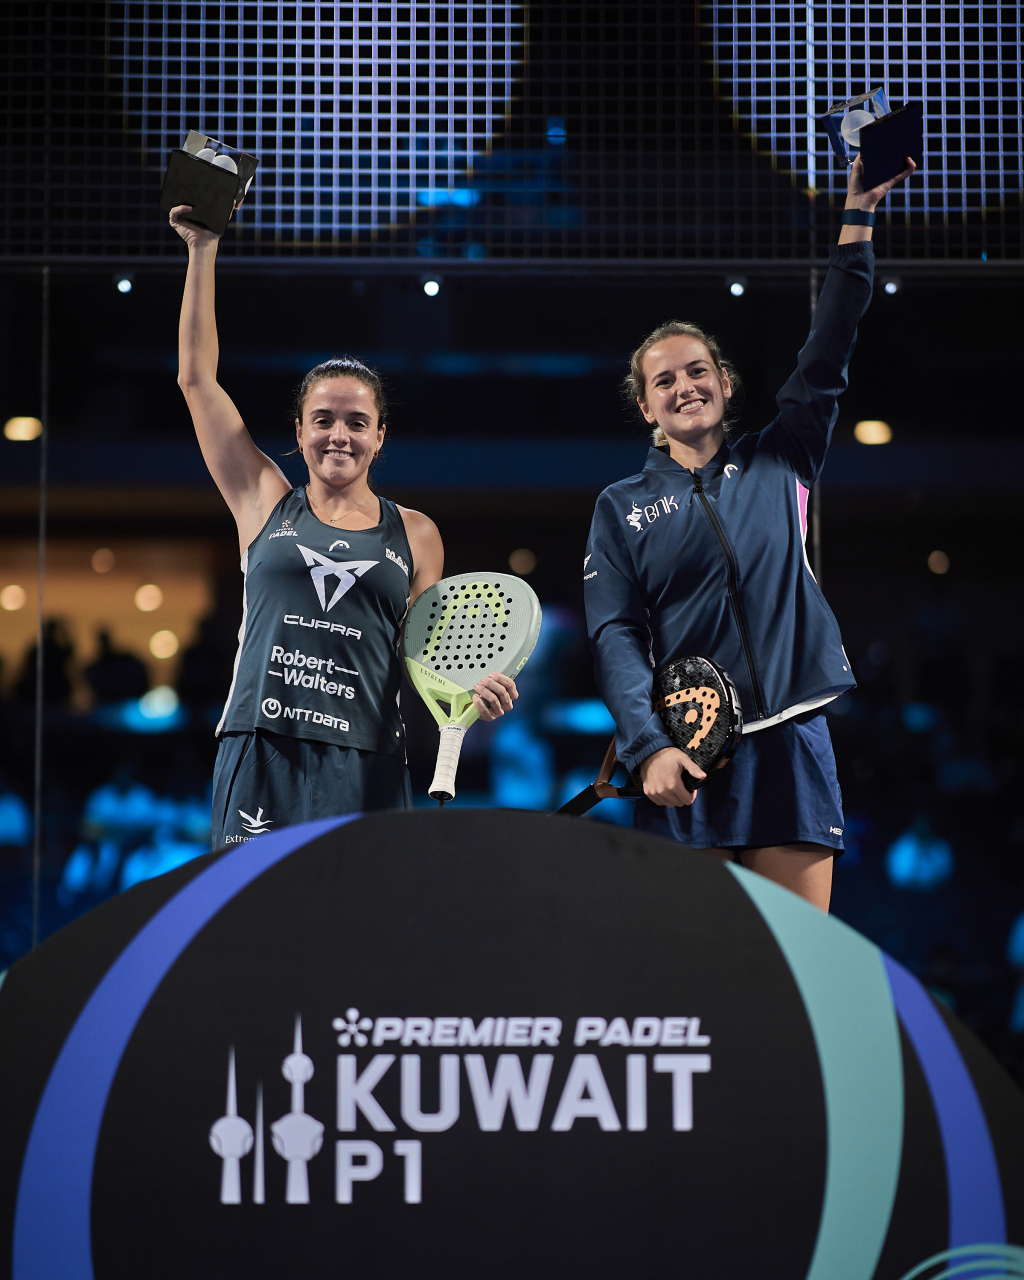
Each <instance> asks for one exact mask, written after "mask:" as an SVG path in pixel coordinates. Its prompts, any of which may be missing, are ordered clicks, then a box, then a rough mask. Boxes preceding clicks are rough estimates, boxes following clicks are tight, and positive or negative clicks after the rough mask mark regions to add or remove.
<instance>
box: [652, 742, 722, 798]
mask: <svg viewBox="0 0 1024 1280" xmlns="http://www.w3.org/2000/svg"><path fill="white" fill-rule="evenodd" d="M637 772H638V773H639V774H640V781H641V782H642V783H643V784H644V795H645V796H646V797H647V799H648V800H653V801H654V803H655V804H658V805H661V806H662V808H668V809H679V808H682V807H683V806H685V805H690V804H693V801H694V797H695V796H696V794H697V792H696V790H693V791H691V790H690V788H689V787H687V786H685V785H684V783H683V774H684V773H687V774H689V775H690V777H691V778H706V777H707V774H706V773H705V772H704V770H703V769H701V767H700V766H699V765H696V764H694V762H693V761H692V760H691V759H690V757H689V756H688V755H687V754H686V752H685V751H680V750H679V748H678V747H662V749H661V750H660V751H655V752H654V754H653V755H650V756H648V757H647V759H646V760H644V761H642V762H641V764H640V767H639V769H638V770H637Z"/></svg>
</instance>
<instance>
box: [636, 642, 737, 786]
mask: <svg viewBox="0 0 1024 1280" xmlns="http://www.w3.org/2000/svg"><path fill="white" fill-rule="evenodd" d="M655 687H656V690H657V696H658V697H659V698H664V699H666V700H667V705H664V706H659V708H658V712H659V714H660V716H661V718H662V721H663V722H664V725H665V731H666V732H667V733H668V736H669V737H670V738H671V739H672V741H673V743H674V744H675V746H677V747H678V748H679V750H680V751H685V752H686V754H687V755H688V756H689V757H690V759H691V760H694V761H695V762H696V763H697V764H699V765H700V767H701V768H702V769H704V770H705V771H710V770H711V769H716V768H719V767H720V766H721V765H723V764H726V763H728V761H729V760H731V759H732V757H733V755H734V754H735V751H736V747H737V745H738V744H739V739H740V733H741V732H742V729H743V714H742V712H741V710H740V700H739V694H738V693H737V692H736V686H735V685H734V684H733V682H732V680H730V678H729V674H728V672H726V671H724V670H723V669H722V668H721V667H720V666H718V664H717V663H714V662H712V661H711V659H710V658H702V657H697V656H694V657H689V658H680V659H679V660H678V661H677V662H671V663H669V664H668V666H666V667H662V669H661V670H660V671H659V672H657V673H656V675H655Z"/></svg>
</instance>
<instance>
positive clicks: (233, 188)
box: [160, 129, 259, 236]
mask: <svg viewBox="0 0 1024 1280" xmlns="http://www.w3.org/2000/svg"><path fill="white" fill-rule="evenodd" d="M258 164H259V161H258V160H257V159H256V157H255V156H250V155H247V154H246V152H244V151H238V150H236V149H235V148H233V147H229V146H228V145H227V144H226V143H223V142H218V141H217V139H216V138H209V137H207V136H206V135H205V134H202V133H197V132H196V130H195V129H190V130H189V135H188V137H187V138H186V139H185V145H184V146H183V148H182V149H181V150H180V151H172V152H171V157H170V160H169V161H168V163H167V172H166V173H165V174H164V185H163V189H162V190H161V192H160V208H161V209H163V210H164V211H165V212H167V213H170V211H171V210H172V209H173V208H175V206H176V205H180V204H187V205H191V206H192V212H191V213H190V214H189V215H188V217H189V221H190V222H198V223H199V225H200V226H203V227H206V228H207V229H208V230H209V231H212V232H214V234H215V235H218V236H222V235H223V234H224V232H225V231H226V230H227V225H228V223H229V222H230V221H231V215H232V213H234V211H235V209H237V208H238V206H239V205H240V204H241V203H242V200H243V199H244V197H245V194H246V192H247V191H248V190H249V186H250V184H251V183H252V180H253V176H254V175H255V173H256V167H257V165H258Z"/></svg>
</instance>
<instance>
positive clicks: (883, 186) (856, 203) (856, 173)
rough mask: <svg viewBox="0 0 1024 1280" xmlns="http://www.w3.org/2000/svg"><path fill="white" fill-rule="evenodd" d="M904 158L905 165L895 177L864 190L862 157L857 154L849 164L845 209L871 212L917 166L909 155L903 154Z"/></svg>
mask: <svg viewBox="0 0 1024 1280" xmlns="http://www.w3.org/2000/svg"><path fill="white" fill-rule="evenodd" d="M904 159H905V160H906V162H907V167H906V168H905V169H904V170H903V172H902V173H898V174H897V175H896V177H895V178H890V179H889V181H888V182H882V183H879V185H878V186H877V187H872V188H871V190H870V191H865V190H864V160H863V157H861V156H858V157H857V158H856V160H854V162H853V164H852V165H851V166H850V181H849V184H848V185H847V189H846V207H847V209H864V210H865V211H866V212H868V213H871V212H873V211H874V209H875V207H876V205H879V204H881V202H882V201H883V200H884V199H885V197H886V196H887V195H888V194H889V192H890V191H891V190H892V189H893V187H895V186H897V185H898V184H899V183H901V182H905V181H906V179H907V178H909V177H910V175H911V174H912V173H913V172H914V170H915V169H916V168H917V165H916V164H915V163H914V162H913V160H911V158H910V156H905V157H904Z"/></svg>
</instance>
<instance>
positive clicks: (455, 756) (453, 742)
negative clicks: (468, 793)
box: [427, 724, 467, 801]
mask: <svg viewBox="0 0 1024 1280" xmlns="http://www.w3.org/2000/svg"><path fill="white" fill-rule="evenodd" d="M466 728H467V726H466V725H464V724H446V725H443V726H442V728H441V741H440V743H439V744H438V747H437V767H436V768H435V769H434V781H433V782H432V783H431V784H430V789H429V791H428V793H427V794H428V795H429V796H430V798H431V800H441V801H445V800H454V799H455V771H456V770H457V769H458V767H459V754H460V753H461V751H462V739H463V738H464V737H465V736H466Z"/></svg>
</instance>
